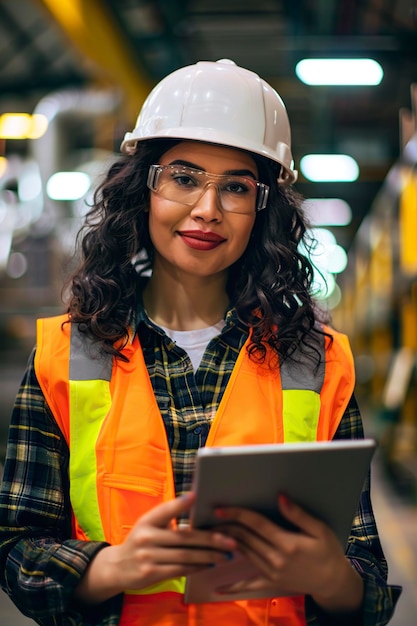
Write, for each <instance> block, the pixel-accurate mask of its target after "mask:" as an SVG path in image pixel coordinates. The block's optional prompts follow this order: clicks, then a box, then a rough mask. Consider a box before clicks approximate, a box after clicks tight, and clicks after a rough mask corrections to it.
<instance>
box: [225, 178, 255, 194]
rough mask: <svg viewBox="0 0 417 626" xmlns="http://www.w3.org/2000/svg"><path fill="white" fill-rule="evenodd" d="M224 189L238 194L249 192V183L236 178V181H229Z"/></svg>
mask: <svg viewBox="0 0 417 626" xmlns="http://www.w3.org/2000/svg"><path fill="white" fill-rule="evenodd" d="M224 189H225V191H228V192H229V193H236V194H240V193H248V191H249V185H247V184H246V183H243V182H241V181H237V180H234V181H231V182H229V183H227V185H225V187H224Z"/></svg>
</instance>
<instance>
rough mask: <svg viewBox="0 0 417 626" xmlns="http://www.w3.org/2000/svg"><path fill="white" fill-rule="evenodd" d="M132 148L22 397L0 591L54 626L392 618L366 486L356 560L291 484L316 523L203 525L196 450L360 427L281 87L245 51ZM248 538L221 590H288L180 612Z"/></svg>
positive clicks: (44, 327)
mask: <svg viewBox="0 0 417 626" xmlns="http://www.w3.org/2000/svg"><path fill="white" fill-rule="evenodd" d="M122 151H123V152H125V153H126V155H127V156H125V157H122V158H121V159H120V160H119V161H117V162H116V163H115V164H113V166H112V167H111V168H110V170H109V172H108V174H107V177H106V179H105V180H104V182H103V183H102V185H101V186H100V188H99V189H98V190H97V192H96V195H95V201H94V205H93V207H92V208H91V211H90V213H89V215H88V217H87V222H86V225H85V227H84V229H83V231H82V239H81V260H80V265H79V267H78V269H77V270H76V271H75V273H74V275H73V277H72V279H71V283H70V287H71V288H70V294H71V296H70V300H69V304H68V314H67V315H65V316H62V317H58V318H50V319H48V320H40V321H39V323H38V338H37V347H36V351H35V354H34V357H33V358H32V360H31V361H30V364H29V367H28V369H27V372H26V375H25V378H24V380H23V383H22V387H21V390H20V392H19V394H18V397H17V400H16V405H15V409H14V413H13V417H12V425H11V429H10V438H9V443H8V454H7V461H6V466H5V473H4V481H3V487H2V493H1V507H0V525H1V536H0V539H1V544H0V545H1V551H0V554H1V563H2V567H1V582H2V586H3V588H4V589H5V591H6V592H7V593H9V594H10V596H11V597H12V599H13V601H14V602H15V603H16V605H17V606H18V607H19V608H20V610H21V611H22V612H23V613H25V614H26V615H28V616H30V617H33V618H34V619H35V620H36V621H37V622H38V623H39V624H42V625H44V626H49V625H52V624H54V625H55V624H65V625H67V624H68V625H69V624H71V625H77V626H81V625H93V624H97V625H98V624H100V625H112V624H119V623H120V624H122V625H123V626H133V625H141V626H142V625H150V624H162V625H164V626H168V625H169V626H171V625H173V626H177V625H186V624H187V625H197V624H204V625H206V624H215V623H216V624H218V623H221V624H236V625H240V624H242V625H243V624H245V625H247V624H285V625H290V626H293V625H294V626H295V625H297V626H299V625H302V624H306V623H307V620H308V623H309V624H330V623H331V624H333V625H337V624H364V625H369V626H370V625H375V626H376V625H378V626H381V625H382V624H386V623H387V622H388V621H389V619H390V617H391V615H392V612H393V609H394V606H395V602H396V599H397V597H398V595H399V589H398V588H394V587H392V586H389V585H387V583H386V575H387V571H386V563H385V560H384V556H383V553H382V549H381V546H380V542H379V539H378V535H377V530H376V527H375V522H374V518H373V514H372V508H371V504H370V499H369V483H367V484H366V485H365V487H364V490H363V493H362V497H361V503H360V507H359V509H358V513H357V517H356V518H355V521H354V524H353V527H352V531H351V537H350V541H349V547H348V550H347V554H346V555H345V554H344V553H343V550H342V548H341V547H340V545H339V543H338V541H337V539H336V538H335V536H334V534H333V533H332V531H331V530H330V529H329V528H328V527H326V525H325V524H324V523H322V522H320V521H318V520H317V519H314V518H313V517H312V516H311V515H309V514H307V512H306V511H303V510H302V509H301V508H300V507H298V506H297V505H296V504H295V503H293V502H291V501H289V500H288V499H287V498H286V497H283V496H282V497H280V498H279V502H278V505H279V508H280V511H281V513H282V515H283V516H284V517H285V518H287V519H288V520H289V521H290V522H292V523H293V524H295V525H296V526H298V528H299V529H300V532H297V533H294V532H290V531H288V530H284V529H283V528H279V527H278V526H276V525H274V524H273V523H272V522H271V521H269V520H267V519H266V518H264V517H263V516H261V515H259V514H257V513H255V512H253V511H249V510H243V509H230V508H229V509H227V508H225V509H223V510H220V511H218V515H219V519H221V520H223V519H224V520H225V522H227V531H226V525H225V526H224V527H223V530H222V532H219V531H217V532H215V531H210V530H207V531H202V530H196V529H193V528H191V527H190V526H189V524H188V523H187V519H188V515H189V512H190V510H191V508H192V505H193V500H194V495H193V494H192V493H191V492H190V487H191V480H192V473H193V467H194V460H195V455H196V451H197V449H198V448H199V447H200V446H203V445H237V444H240V443H265V442H275V441H276V442H278V441H279V442H282V441H290V440H291V441H294V440H315V439H332V438H336V439H340V438H342V439H343V438H344V439H346V438H348V439H349V438H361V437H362V436H363V432H362V425H361V419H360V415H359V411H358V409H357V406H356V403H355V400H354V397H353V385H354V373H353V365H352V357H351V353H350V350H349V347H348V344H347V340H346V338H344V336H342V335H340V334H339V333H336V332H335V331H334V330H332V329H330V328H329V327H326V326H323V325H322V323H321V322H320V320H319V316H318V311H317V310H316V309H315V306H314V303H313V301H312V298H311V295H310V288H311V284H312V268H311V265H310V263H309V261H308V260H307V259H306V258H305V257H304V256H302V255H301V254H300V252H299V251H298V244H299V243H300V242H301V241H302V240H304V238H305V231H306V224H305V221H304V218H303V215H302V212H301V210H300V199H299V198H298V196H297V194H296V193H295V192H293V191H292V190H291V188H290V186H289V185H290V184H291V183H292V182H294V181H295V180H296V172H295V171H294V169H293V162H292V156H291V148H290V130H289V124H288V119H287V115H286V111H285V108H284V105H283V103H282V101H281V99H280V98H279V96H278V94H276V92H275V91H274V90H273V89H272V88H271V87H270V86H269V85H268V84H267V83H265V82H264V81H263V80H262V79H260V78H259V77H258V76H257V75H256V74H254V73H252V72H249V71H248V70H245V69H243V68H240V67H238V66H236V65H235V64H234V63H233V62H231V61H227V60H222V61H219V62H217V63H211V62H201V63H197V64H196V65H195V66H190V67H186V68H182V69H180V70H178V71H176V72H174V73H173V74H172V75H170V76H168V77H167V78H165V79H164V80H163V81H161V83H160V84H159V85H157V87H156V88H155V89H154V90H153V91H152V92H151V94H150V95H149V97H148V99H147V101H146V103H145V105H144V107H143V109H142V111H141V114H140V116H139V118H138V121H137V126H136V128H135V130H134V131H133V133H127V134H126V136H125V140H124V141H123V143H122ZM278 372H280V373H281V375H280V376H279V375H278ZM288 372H290V374H291V376H292V377H293V378H295V379H296V385H294V387H293V388H295V389H298V391H297V393H296V394H295V395H294V394H293V395H292V396H291V397H292V402H293V403H294V402H295V403H296V408H297V411H296V413H297V414H300V421H295V419H294V417H291V416H294V412H291V411H288V410H287V407H288V402H289V401H288V400H287V398H289V397H290V396H289V394H288V393H287V389H286V384H285V381H286V380H287V378H288ZM306 373H308V375H307V376H305V374H306ZM297 378H298V382H297ZM309 379H311V380H312V384H311V385H309V383H308V382H306V380H309ZM319 379H320V380H321V384H320V386H319V387H318V388H317V381H318V380H319ZM300 387H301V390H300V389H299V388H300ZM293 388H290V390H291V391H293ZM265 389H267V391H265ZM312 397H314V398H315V399H316V400H317V399H318V398H319V400H320V402H319V404H317V402H315V401H313V402H311V405H312V406H319V407H320V408H319V410H318V411H317V410H316V411H315V410H314V409H310V408H309V406H310V400H309V399H311V398H312ZM253 407H255V408H257V411H256V413H254V411H253ZM260 416H261V417H260ZM70 452H71V454H70ZM236 551H241V552H243V553H245V554H246V556H247V557H248V558H249V559H250V560H251V561H252V562H253V563H255V564H256V565H257V566H258V567H259V571H260V574H259V576H258V577H257V578H255V579H251V580H249V581H245V580H243V581H240V582H239V583H237V584H236V585H235V586H232V587H231V588H229V589H227V591H228V592H232V593H233V592H236V593H238V592H239V593H241V592H242V591H243V592H245V591H246V590H247V591H248V592H249V591H251V590H253V589H260V590H262V589H263V588H267V587H269V586H270V584H271V582H273V583H274V584H275V585H276V586H277V587H278V588H280V589H281V590H282V593H281V594H279V596H280V597H278V598H275V599H270V598H268V599H265V600H254V601H235V602H233V601H227V602H219V603H215V604H201V605H200V604H199V605H186V604H184V602H183V590H184V580H185V577H186V576H188V575H190V574H192V573H193V572H196V571H201V570H202V569H204V568H207V567H212V566H213V565H214V564H216V563H219V562H222V561H225V560H228V559H230V558H233V555H234V553H235V552H236ZM220 591H223V592H224V591H226V589H223V590H220Z"/></svg>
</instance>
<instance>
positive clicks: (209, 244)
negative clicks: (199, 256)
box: [178, 230, 226, 250]
mask: <svg viewBox="0 0 417 626" xmlns="http://www.w3.org/2000/svg"><path fill="white" fill-rule="evenodd" d="M178 234H179V236H180V237H181V239H182V240H183V242H184V243H185V245H186V246H188V247H189V248H193V249H194V250H214V248H217V246H219V245H220V244H222V243H223V242H224V241H226V239H225V238H224V237H221V236H220V235H218V234H217V233H212V232H205V231H202V230H181V231H178Z"/></svg>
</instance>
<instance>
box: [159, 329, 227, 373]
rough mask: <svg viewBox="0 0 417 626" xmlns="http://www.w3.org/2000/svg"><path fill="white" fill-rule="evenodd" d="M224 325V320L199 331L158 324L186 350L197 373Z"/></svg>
mask: <svg viewBox="0 0 417 626" xmlns="http://www.w3.org/2000/svg"><path fill="white" fill-rule="evenodd" d="M154 323H155V322H154ZM224 324H225V322H224V320H220V322H217V324H214V326H207V327H206V328H199V329H198V330H172V328H166V327H165V326H161V324H157V326H159V328H162V330H163V331H165V333H166V334H167V335H168V337H170V338H171V339H172V341H174V342H175V343H176V344H177V346H179V347H180V348H182V349H183V350H185V352H186V353H187V354H188V356H189V357H190V359H191V363H192V364H193V368H194V371H196V370H197V369H198V366H199V365H200V363H201V359H202V358H203V354H204V351H205V349H206V347H207V345H208V344H209V343H210V341H211V340H212V339H213V337H216V336H217V335H219V334H220V332H221V331H222V329H223V327H224Z"/></svg>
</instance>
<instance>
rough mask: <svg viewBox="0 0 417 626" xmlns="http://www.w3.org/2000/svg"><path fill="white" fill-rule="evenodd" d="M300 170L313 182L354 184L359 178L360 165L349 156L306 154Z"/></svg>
mask: <svg viewBox="0 0 417 626" xmlns="http://www.w3.org/2000/svg"><path fill="white" fill-rule="evenodd" d="M300 169H301V172H302V173H303V175H304V176H305V177H306V178H307V179H308V180H311V181H313V182H353V181H354V180H356V179H357V178H358V176H359V167H358V164H357V163H356V161H355V159H353V158H352V157H351V156H348V155H347V154H306V155H305V156H303V158H302V159H301V161H300Z"/></svg>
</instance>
